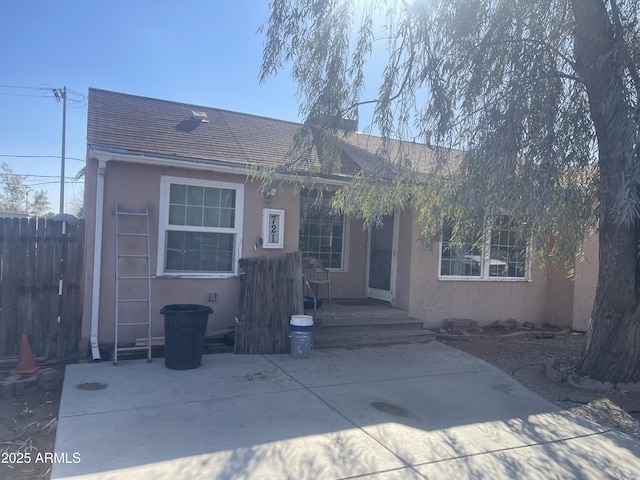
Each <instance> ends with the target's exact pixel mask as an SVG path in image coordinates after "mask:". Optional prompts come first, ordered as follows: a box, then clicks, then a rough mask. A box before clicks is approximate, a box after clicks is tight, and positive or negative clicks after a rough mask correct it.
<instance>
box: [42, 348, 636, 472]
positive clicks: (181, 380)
mask: <svg viewBox="0 0 640 480" xmlns="http://www.w3.org/2000/svg"><path fill="white" fill-rule="evenodd" d="M87 382H100V383H103V384H106V385H107V388H106V389H104V390H100V391H82V390H78V389H77V388H75V386H76V385H80V384H82V383H87ZM74 452H78V453H79V454H80V457H81V462H80V463H77V464H60V465H55V466H54V470H53V476H52V478H67V477H69V478H73V477H76V476H80V475H86V476H87V477H85V478H167V479H169V478H171V479H176V478H291V479H294V478H295V479H303V478H323V479H324V478H348V477H357V476H371V478H376V479H385V480H386V479H392V478H398V479H405V478H409V479H411V478H424V477H428V478H455V477H458V478H461V479H463V478H474V479H475V478H492V479H496V478H505V479H506V478H509V479H510V478H634V477H636V478H637V477H638V476H639V475H640V459H639V457H640V443H638V442H637V441H635V440H633V439H631V438H629V437H626V436H624V435H621V434H618V433H616V432H610V431H607V430H605V429H603V428H601V427H599V426H597V425H595V424H592V423H590V422H587V421H586V420H583V419H580V418H578V417H574V416H572V415H571V414H569V413H568V412H566V411H563V410H559V409H558V408H557V407H556V406H555V405H553V404H551V403H549V402H547V401H546V400H544V399H542V398H540V397H538V396H536V395H534V394H533V393H532V392H531V391H529V390H527V389H526V388H524V387H522V386H521V385H520V384H518V383H517V382H515V381H514V380H513V379H511V378H510V377H509V376H508V375H506V374H505V373H503V372H501V371H500V370H498V369H496V368H494V367H492V366H490V365H488V364H486V363H485V362H482V361H480V360H477V359H475V358H473V357H471V356H468V355H466V354H464V353H462V352H459V351H457V350H455V349H452V348H449V347H446V346H444V345H441V344H436V343H430V344H424V345H402V346H388V347H368V348H362V349H352V350H347V349H327V350H321V351H316V352H313V354H312V356H311V358H309V359H306V360H296V359H292V358H291V357H290V356H287V355H265V356H261V355H255V356H239V355H233V354H221V355H207V356H205V357H204V359H203V366H202V367H201V368H199V369H195V370H189V371H172V370H168V369H166V368H164V365H163V364H162V360H161V359H160V360H158V361H155V362H154V363H152V364H150V365H149V364H146V363H145V362H143V361H132V362H123V363H122V364H120V365H118V366H117V367H113V366H111V365H110V364H98V365H97V364H83V365H72V366H69V367H68V370H67V374H66V376H65V385H64V389H63V395H62V402H61V408H60V417H59V425H58V436H57V440H56V453H69V454H72V453H74Z"/></svg>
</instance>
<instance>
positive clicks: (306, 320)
mask: <svg viewBox="0 0 640 480" xmlns="http://www.w3.org/2000/svg"><path fill="white" fill-rule="evenodd" d="M291 325H295V326H296V327H310V326H312V325H313V316H311V315H291Z"/></svg>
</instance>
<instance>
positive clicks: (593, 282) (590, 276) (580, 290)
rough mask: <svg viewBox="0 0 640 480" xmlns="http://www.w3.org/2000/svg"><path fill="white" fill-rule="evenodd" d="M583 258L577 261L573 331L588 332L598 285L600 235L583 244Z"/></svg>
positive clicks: (589, 238) (594, 235) (595, 235)
mask: <svg viewBox="0 0 640 480" xmlns="http://www.w3.org/2000/svg"><path fill="white" fill-rule="evenodd" d="M582 248H583V257H582V258H578V259H576V266H575V269H576V272H575V288H574V295H573V329H574V330H580V331H586V330H587V329H588V327H589V321H590V320H591V310H592V308H593V301H594V299H595V297H596V287H597V285H598V251H599V249H598V235H597V234H595V233H594V234H592V235H591V236H589V237H588V238H587V239H586V240H585V241H584V243H583V247H582Z"/></svg>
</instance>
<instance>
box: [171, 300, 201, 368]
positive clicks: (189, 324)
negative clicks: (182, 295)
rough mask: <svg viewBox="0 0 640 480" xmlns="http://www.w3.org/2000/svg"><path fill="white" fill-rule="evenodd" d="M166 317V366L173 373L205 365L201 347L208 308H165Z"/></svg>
mask: <svg viewBox="0 0 640 480" xmlns="http://www.w3.org/2000/svg"><path fill="white" fill-rule="evenodd" d="M160 313H161V314H163V315H164V364H165V366H166V367H167V368H170V369H172V370H189V369H191V368H198V367H199V366H200V364H201V363H202V346H203V344H204V333H205V331H206V329H207V322H208V321H209V315H210V314H211V313H213V310H211V307H208V306H206V305H192V304H175V305H165V306H164V307H162V310H160Z"/></svg>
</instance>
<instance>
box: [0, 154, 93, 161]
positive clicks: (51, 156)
mask: <svg viewBox="0 0 640 480" xmlns="http://www.w3.org/2000/svg"><path fill="white" fill-rule="evenodd" d="M0 157H15V158H56V159H58V160H60V155H57V156H56V155H10V154H8V153H5V154H0ZM64 158H68V159H69V160H78V161H79V162H84V161H85V159H84V158H78V157H67V156H65V157H64Z"/></svg>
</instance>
